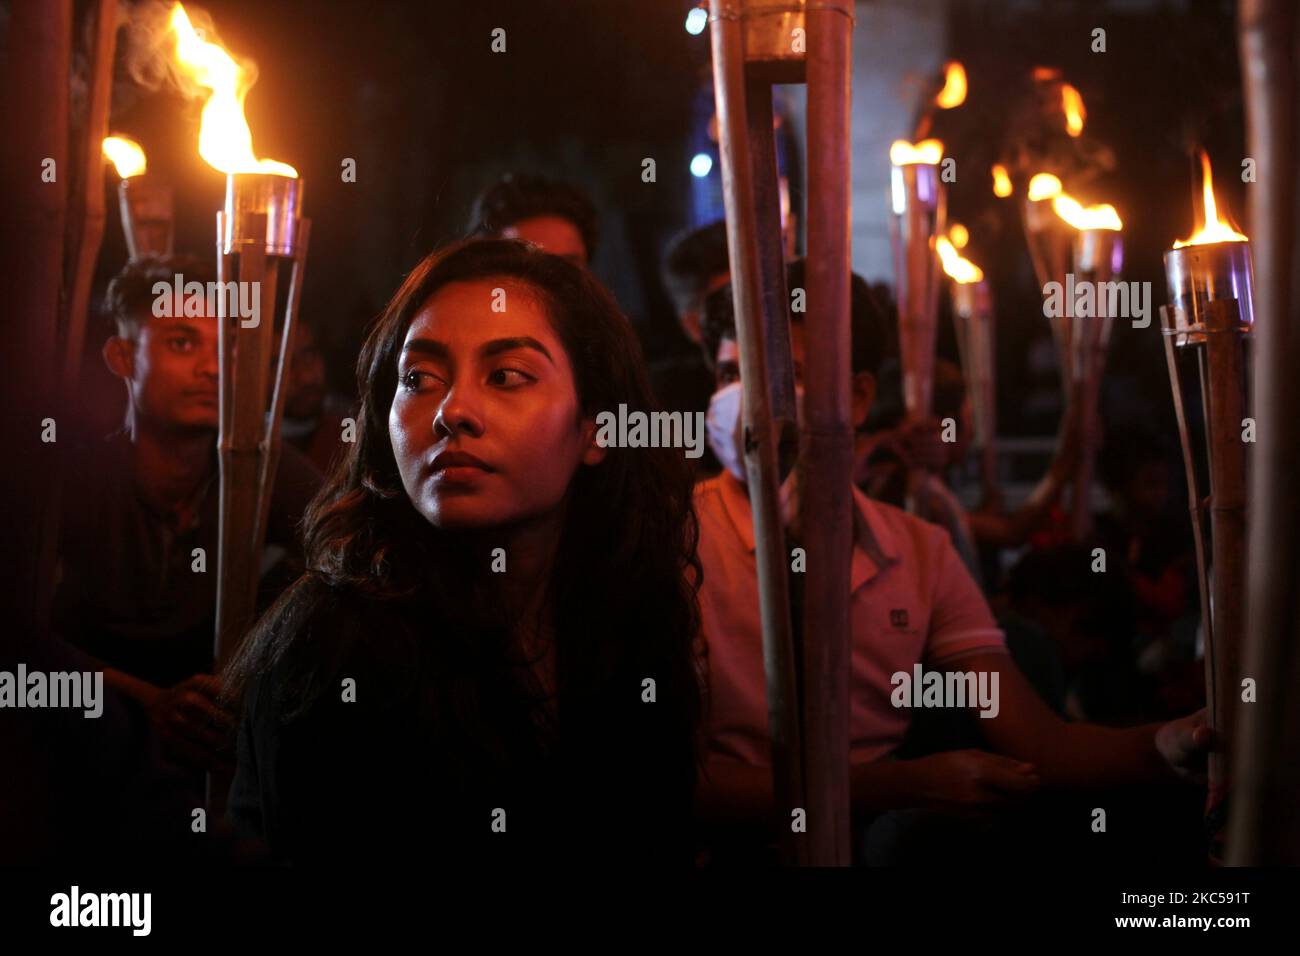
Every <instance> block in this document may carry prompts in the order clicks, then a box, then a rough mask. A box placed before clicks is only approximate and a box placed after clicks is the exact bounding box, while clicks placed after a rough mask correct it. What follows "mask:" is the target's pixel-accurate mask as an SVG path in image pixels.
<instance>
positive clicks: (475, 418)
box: [433, 386, 483, 435]
mask: <svg viewBox="0 0 1300 956" xmlns="http://www.w3.org/2000/svg"><path fill="white" fill-rule="evenodd" d="M433 430H434V433H435V434H437V433H445V434H447V435H454V434H456V433H457V432H466V433H467V434H470V435H478V434H481V433H482V431H483V416H482V412H481V411H480V409H479V407H478V402H477V400H476V398H475V396H474V395H473V394H471V390H470V389H468V388H465V387H463V386H452V388H451V390H450V391H448V392H447V394H446V396H445V397H444V398H443V400H442V404H441V405H439V406H438V414H437V415H435V416H434V418H433Z"/></svg>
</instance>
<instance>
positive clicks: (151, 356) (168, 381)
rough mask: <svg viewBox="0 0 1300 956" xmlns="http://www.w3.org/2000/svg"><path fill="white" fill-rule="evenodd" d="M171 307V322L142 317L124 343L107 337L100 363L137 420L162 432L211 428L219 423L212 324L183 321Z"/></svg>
mask: <svg viewBox="0 0 1300 956" xmlns="http://www.w3.org/2000/svg"><path fill="white" fill-rule="evenodd" d="M184 311H185V310H184V303H183V302H180V301H178V302H175V303H173V307H172V314H173V316H176V317H175V318H167V317H157V316H154V315H152V314H149V315H146V316H144V317H143V318H142V319H141V321H140V323H139V325H138V326H137V328H136V331H135V334H134V335H133V336H131V337H130V338H123V337H122V336H116V335H115V336H113V337H112V338H110V339H109V340H108V342H107V343H105V345H104V359H105V361H106V362H107V363H108V367H109V369H110V370H111V371H112V372H113V374H115V375H117V376H118V377H119V378H120V379H122V380H123V381H124V382H125V383H126V386H127V390H128V392H129V393H130V401H131V405H132V407H133V409H134V414H135V416H136V418H137V419H138V420H144V421H148V422H150V423H153V424H155V425H158V426H161V427H164V428H176V429H193V428H216V427H218V425H219V423H220V418H219V412H220V410H219V407H218V397H217V396H218V386H219V383H220V375H221V373H220V369H219V367H218V359H217V322H216V319H215V318H212V317H185V315H184Z"/></svg>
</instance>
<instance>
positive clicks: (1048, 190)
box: [1029, 173, 1061, 202]
mask: <svg viewBox="0 0 1300 956" xmlns="http://www.w3.org/2000/svg"><path fill="white" fill-rule="evenodd" d="M1060 194H1061V181H1060V180H1059V179H1058V178H1056V177H1055V176H1053V175H1052V174H1051V173H1035V174H1034V177H1033V178H1032V179H1030V180H1029V201H1030V202H1041V201H1042V200H1044V199H1051V198H1052V197H1053V196H1059V195H1060Z"/></svg>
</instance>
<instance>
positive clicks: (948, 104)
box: [934, 60, 966, 110]
mask: <svg viewBox="0 0 1300 956" xmlns="http://www.w3.org/2000/svg"><path fill="white" fill-rule="evenodd" d="M965 102H966V67H964V66H962V65H961V64H960V63H958V62H957V61H956V60H950V61H949V62H948V63H947V64H945V66H944V76H943V89H941V90H940V91H939V95H938V96H936V97H935V98H934V105H935V106H937V107H939V109H941V110H950V109H952V108H953V107H956V106H961V105H962V104H963V103H965Z"/></svg>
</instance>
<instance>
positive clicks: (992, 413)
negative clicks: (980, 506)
mask: <svg viewBox="0 0 1300 956" xmlns="http://www.w3.org/2000/svg"><path fill="white" fill-rule="evenodd" d="M952 304H953V325H954V328H955V330H956V333H957V350H958V352H959V353H960V355H961V364H962V370H963V373H964V377H965V379H966V394H967V395H968V396H969V397H970V405H971V416H972V418H973V419H974V430H975V445H976V447H977V448H979V453H980V477H981V479H982V480H983V483H984V487H985V489H988V488H992V487H994V485H995V484H996V483H997V449H996V448H995V447H994V442H995V440H996V437H997V377H996V375H997V369H996V365H995V355H996V350H995V344H996V343H995V340H994V336H995V330H994V327H993V296H992V294H991V292H990V291H989V284H988V282H986V281H985V280H983V279H981V280H980V281H979V282H954V283H953V285H952Z"/></svg>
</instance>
